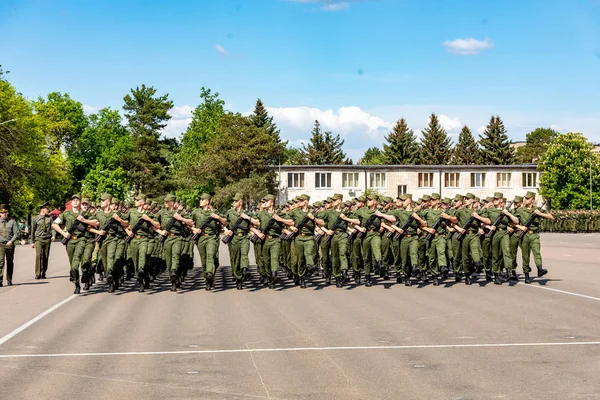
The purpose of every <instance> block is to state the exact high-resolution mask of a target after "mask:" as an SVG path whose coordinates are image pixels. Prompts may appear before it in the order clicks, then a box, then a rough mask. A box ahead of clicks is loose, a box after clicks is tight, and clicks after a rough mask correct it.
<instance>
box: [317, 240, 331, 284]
mask: <svg viewBox="0 0 600 400" xmlns="http://www.w3.org/2000/svg"><path fill="white" fill-rule="evenodd" d="M332 239H333V238H332ZM330 249H331V241H329V242H327V241H326V240H325V236H323V237H322V238H321V242H320V243H319V253H320V257H319V259H320V262H321V269H322V270H323V273H324V274H325V276H331V273H332V260H331V255H330V254H329V251H330Z"/></svg>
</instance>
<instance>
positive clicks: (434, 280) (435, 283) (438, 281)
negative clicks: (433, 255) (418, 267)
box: [433, 275, 440, 286]
mask: <svg viewBox="0 0 600 400" xmlns="http://www.w3.org/2000/svg"><path fill="white" fill-rule="evenodd" d="M433 286H440V280H439V278H438V276H437V275H433Z"/></svg>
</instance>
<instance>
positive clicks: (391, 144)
mask: <svg viewBox="0 0 600 400" xmlns="http://www.w3.org/2000/svg"><path fill="white" fill-rule="evenodd" d="M385 140H386V142H387V144H384V145H383V161H384V163H385V164H418V163H419V161H420V155H421V154H420V148H419V144H418V143H417V139H416V137H415V134H414V132H413V130H412V129H409V128H408V125H407V123H406V120H405V119H404V118H401V119H400V120H399V121H398V122H396V124H395V125H394V127H393V128H392V131H391V132H390V133H389V134H388V135H386V137H385Z"/></svg>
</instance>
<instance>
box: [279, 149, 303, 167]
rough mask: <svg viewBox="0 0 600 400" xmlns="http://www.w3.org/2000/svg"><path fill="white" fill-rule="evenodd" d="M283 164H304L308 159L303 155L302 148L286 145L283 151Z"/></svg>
mask: <svg viewBox="0 0 600 400" xmlns="http://www.w3.org/2000/svg"><path fill="white" fill-rule="evenodd" d="M283 159H284V160H285V161H284V163H283V164H284V165H305V164H308V160H307V159H306V158H305V157H304V154H303V153H302V150H300V149H297V148H295V147H287V148H286V149H285V152H284V157H283Z"/></svg>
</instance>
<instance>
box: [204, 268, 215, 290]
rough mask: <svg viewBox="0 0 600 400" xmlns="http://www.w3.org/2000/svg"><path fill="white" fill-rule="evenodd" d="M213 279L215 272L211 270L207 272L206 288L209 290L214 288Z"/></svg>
mask: <svg viewBox="0 0 600 400" xmlns="http://www.w3.org/2000/svg"><path fill="white" fill-rule="evenodd" d="M213 279H214V276H213V274H212V273H211V272H209V273H207V274H206V288H205V289H206V290H207V291H211V290H212V288H213V287H212V286H213Z"/></svg>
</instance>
